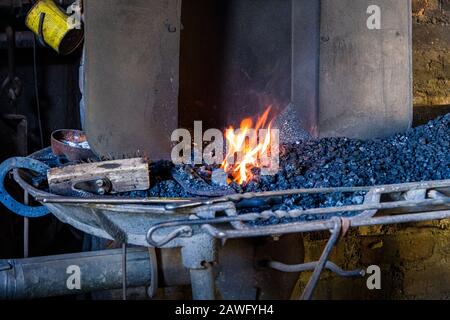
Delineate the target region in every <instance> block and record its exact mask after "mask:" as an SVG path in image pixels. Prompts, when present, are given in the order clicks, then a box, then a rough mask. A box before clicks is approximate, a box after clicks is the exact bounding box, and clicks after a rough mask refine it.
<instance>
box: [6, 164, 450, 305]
mask: <svg viewBox="0 0 450 320" xmlns="http://www.w3.org/2000/svg"><path fill="white" fill-rule="evenodd" d="M27 176H29V171H24V170H22V169H17V168H16V169H14V179H15V180H16V182H17V183H18V184H19V185H20V186H21V187H22V188H23V189H24V190H25V191H26V192H27V193H28V194H29V195H31V196H33V197H34V198H35V199H36V200H37V201H39V202H40V203H41V204H42V205H43V206H45V207H46V208H47V209H48V210H49V211H50V212H51V213H52V214H54V215H55V216H56V217H57V218H58V219H59V220H61V221H62V222H64V223H68V224H70V225H72V226H73V227H75V228H77V229H79V230H82V231H84V232H86V233H88V234H91V235H94V236H97V237H101V238H106V239H111V240H115V241H118V242H120V243H124V244H126V243H128V244H133V245H138V246H145V247H158V248H173V247H181V248H182V252H183V256H186V257H190V256H195V257H196V258H195V259H196V261H202V259H203V257H204V259H203V261H210V260H208V259H209V258H210V257H209V256H208V255H213V254H214V252H215V250H216V249H214V248H215V247H216V244H217V241H222V242H224V241H226V240H227V239H233V238H249V237H262V236H280V235H284V234H292V233H306V232H314V231H329V232H330V234H331V236H330V238H329V241H328V243H327V244H326V246H325V248H324V250H323V252H322V255H321V257H320V260H319V261H316V262H311V263H309V264H311V266H309V267H308V268H309V270H314V271H313V275H312V277H311V279H310V282H309V283H308V285H307V287H306V289H305V291H304V293H303V298H306V299H307V298H311V296H312V293H313V291H314V288H315V287H316V285H317V281H318V280H319V277H320V274H321V272H322V271H323V270H324V268H333V265H332V263H331V262H330V261H328V258H329V255H330V253H331V250H332V249H333V247H334V246H335V244H336V243H337V240H338V238H339V237H340V236H344V235H345V234H346V233H347V231H348V230H349V228H352V227H353V228H356V227H362V226H375V225H388V224H398V223H407V222H418V221H426V220H440V219H445V218H450V180H441V181H427V182H411V183H403V184H393V185H383V186H369V187H343V188H318V189H296V190H282V191H270V192H260V193H245V194H231V195H225V196H222V197H215V198H209V199H164V198H131V197H127V198H123V197H120V198H118V197H106V196H103V197H95V198H92V197H91V198H75V197H62V196H56V195H53V194H51V193H49V192H46V191H43V190H40V189H38V188H36V187H34V186H32V185H31V183H30V179H28V178H27ZM344 192H346V193H352V192H353V193H355V192H359V193H362V192H363V193H365V196H364V201H363V202H362V203H361V204H355V205H345V206H332V207H316V208H311V209H304V210H302V209H293V210H290V211H283V210H276V211H270V210H268V211H267V210H266V211H261V212H248V211H244V212H245V213H242V210H240V208H241V207H251V208H254V207H255V206H256V205H257V204H258V203H260V202H261V201H267V200H268V199H274V198H277V197H278V198H279V197H285V196H293V195H302V194H327V193H344ZM249 203H250V204H251V205H250V206H249V205H248V204H249ZM344 213H345V214H344ZM304 216H308V217H310V218H309V219H308V220H304V219H303V220H302V219H301V218H302V217H304ZM311 217H313V218H312V219H311ZM314 217H317V219H314ZM272 218H277V219H282V220H283V219H284V221H287V222H284V223H278V224H265V223H264V221H267V220H269V219H272ZM183 250H184V251H183ZM199 255H200V256H199ZM211 261H212V260H211ZM307 264H308V263H307ZM307 264H301V265H296V266H288V267H289V269H292V268H293V270H294V269H295V270H297V269H298V270H303V269H302V268H303V267H305V266H306V265H307ZM270 267H271V268H278V267H280V266H278V267H277V266H270ZM282 267H283V268H284V267H285V266H282Z"/></svg>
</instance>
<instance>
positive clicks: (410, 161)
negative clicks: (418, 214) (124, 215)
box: [120, 114, 450, 224]
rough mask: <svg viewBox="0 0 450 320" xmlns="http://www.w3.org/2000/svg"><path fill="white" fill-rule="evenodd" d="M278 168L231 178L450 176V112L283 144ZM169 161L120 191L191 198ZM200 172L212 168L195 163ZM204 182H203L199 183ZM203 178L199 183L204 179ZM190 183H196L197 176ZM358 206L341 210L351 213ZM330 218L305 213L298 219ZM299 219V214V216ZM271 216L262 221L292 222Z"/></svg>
mask: <svg viewBox="0 0 450 320" xmlns="http://www.w3.org/2000/svg"><path fill="white" fill-rule="evenodd" d="M280 151H281V153H280V166H279V167H280V170H279V172H278V173H277V174H275V175H272V176H263V175H260V174H259V172H258V170H255V171H254V177H253V179H252V180H251V181H250V182H249V183H247V184H244V185H237V184H231V185H230V187H231V188H233V189H234V190H235V192H238V193H243V192H260V191H274V190H287V189H297V188H320V187H353V186H374V185H384V184H397V183H406V182H419V181H431V180H445V179H450V114H447V115H445V116H441V117H439V118H437V119H435V120H433V121H430V122H429V123H428V124H426V125H423V126H419V127H416V128H412V129H410V130H408V131H407V132H404V133H399V134H396V135H394V136H392V137H389V138H385V139H372V140H357V139H347V138H323V139H311V140H303V141H298V142H296V143H294V144H288V145H283V146H281V148H280ZM173 169H174V165H173V164H172V163H171V162H170V161H159V162H154V163H151V164H150V174H151V182H152V185H151V187H150V189H149V190H147V191H137V192H131V193H124V194H121V195H120V196H134V197H177V198H184V197H189V198H192V197H193V194H192V193H189V192H188V191H187V190H186V189H185V188H183V187H182V186H181V185H180V184H179V183H177V182H176V181H175V180H174V179H173V177H172V175H171V172H172V171H173ZM194 169H195V170H196V171H197V172H198V173H199V174H198V176H201V175H202V174H204V172H210V170H212V169H213V168H211V167H208V166H198V167H196V168H194ZM201 184H203V183H201ZM201 184H200V185H201ZM191 185H196V183H195V182H193V183H192V184H191ZM364 195H365V194H364V193H363V192H358V193H330V194H317V195H297V196H289V197H285V198H282V199H278V201H268V202H265V203H263V204H262V205H258V207H248V208H242V209H241V210H240V213H246V212H249V211H251V212H255V211H259V212H261V211H263V210H267V209H272V210H289V209H295V208H299V209H309V208H317V207H330V206H340V205H349V204H361V203H362V202H363V201H364ZM355 214H358V212H356V213H355V212H352V213H349V212H342V213H340V214H338V215H341V216H352V215H355ZM321 218H330V216H329V215H328V216H326V217H320V216H316V215H315V216H301V218H298V219H300V220H313V219H321ZM298 219H297V220H298ZM289 221H292V220H289V219H287V218H283V219H277V218H272V219H270V220H266V221H260V222H255V223H258V224H273V223H280V222H281V223H282V222H289Z"/></svg>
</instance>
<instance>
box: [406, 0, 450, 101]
mask: <svg viewBox="0 0 450 320" xmlns="http://www.w3.org/2000/svg"><path fill="white" fill-rule="evenodd" d="M412 3H413V68H414V105H449V104H450V0H413V1H412Z"/></svg>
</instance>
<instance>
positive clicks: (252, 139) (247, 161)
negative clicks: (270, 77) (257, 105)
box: [221, 107, 273, 184]
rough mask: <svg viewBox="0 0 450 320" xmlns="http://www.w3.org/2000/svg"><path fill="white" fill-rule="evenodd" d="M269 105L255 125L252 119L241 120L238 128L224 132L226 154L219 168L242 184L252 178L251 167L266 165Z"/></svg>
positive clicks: (268, 138) (269, 131) (268, 140)
mask: <svg viewBox="0 0 450 320" xmlns="http://www.w3.org/2000/svg"><path fill="white" fill-rule="evenodd" d="M270 110H271V107H268V108H267V109H266V111H265V112H264V113H263V115H262V116H259V117H258V119H257V121H256V123H255V126H254V127H253V120H252V119H251V118H246V119H244V120H242V122H241V125H240V128H239V129H238V130H235V129H234V128H233V127H230V128H228V129H227V130H226V132H225V137H226V139H227V156H226V157H225V160H224V161H223V162H222V165H221V168H223V169H224V170H225V172H227V173H228V174H229V175H230V176H231V177H232V178H233V181H235V182H237V183H239V184H243V183H244V182H248V181H249V180H251V179H252V177H253V174H252V169H253V168H262V167H263V166H265V165H267V163H265V161H264V160H266V159H268V155H269V153H270V152H271V145H272V139H273V137H272V134H271V133H272V131H273V130H271V124H272V122H271V121H270V122H269V123H267V122H268V117H269V113H270Z"/></svg>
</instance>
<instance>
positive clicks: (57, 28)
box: [25, 0, 83, 54]
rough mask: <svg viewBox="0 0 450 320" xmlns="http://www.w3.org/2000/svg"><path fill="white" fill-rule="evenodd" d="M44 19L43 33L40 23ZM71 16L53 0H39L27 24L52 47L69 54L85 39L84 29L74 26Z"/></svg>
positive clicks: (31, 11)
mask: <svg viewBox="0 0 450 320" xmlns="http://www.w3.org/2000/svg"><path fill="white" fill-rule="evenodd" d="M41 19H43V20H42V34H40V30H39V29H40V28H39V26H40V24H41ZM69 19H71V17H69V16H68V15H67V14H66V13H65V12H63V11H62V10H61V9H60V8H59V7H58V6H57V5H56V4H55V2H53V0H40V1H38V2H37V3H36V4H35V5H34V6H33V7H32V8H31V10H30V12H29V13H28V15H27V17H26V20H25V24H26V25H27V27H28V28H30V29H31V30H32V31H33V32H34V33H35V34H36V35H38V36H40V37H42V40H43V41H44V42H45V43H46V44H47V45H48V46H50V47H51V48H53V49H54V50H56V51H57V52H58V53H60V54H69V53H70V52H72V51H73V50H75V49H76V48H77V47H78V45H79V44H80V43H81V42H82V40H83V30H82V29H81V28H78V29H77V28H74V27H73V24H72V23H70V21H69Z"/></svg>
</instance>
